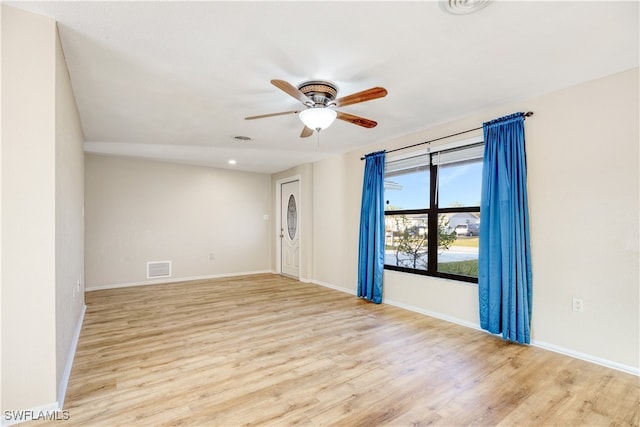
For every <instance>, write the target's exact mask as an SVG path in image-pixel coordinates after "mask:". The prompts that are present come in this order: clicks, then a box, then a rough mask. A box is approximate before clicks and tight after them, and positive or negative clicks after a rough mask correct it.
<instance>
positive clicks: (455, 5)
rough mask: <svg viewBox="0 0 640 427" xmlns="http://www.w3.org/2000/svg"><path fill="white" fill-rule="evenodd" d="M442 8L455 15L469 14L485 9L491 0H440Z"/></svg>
mask: <svg viewBox="0 0 640 427" xmlns="http://www.w3.org/2000/svg"><path fill="white" fill-rule="evenodd" d="M438 3H440V8H441V9H442V10H444V11H445V12H447V13H451V14H453V15H469V14H471V13H474V12H477V11H479V10H481V9H484V8H485V7H487V6H488V5H489V3H491V0H439V1H438Z"/></svg>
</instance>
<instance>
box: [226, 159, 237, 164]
mask: <svg viewBox="0 0 640 427" xmlns="http://www.w3.org/2000/svg"><path fill="white" fill-rule="evenodd" d="M227 163H229V164H230V165H235V164H236V163H238V162H236V161H235V160H233V159H231V160H229V161H228V162H227Z"/></svg>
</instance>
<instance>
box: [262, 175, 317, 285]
mask: <svg viewBox="0 0 640 427" xmlns="http://www.w3.org/2000/svg"><path fill="white" fill-rule="evenodd" d="M293 178H297V179H298V180H299V181H300V206H299V207H298V209H299V212H300V217H299V221H300V224H299V226H300V280H302V281H309V280H310V279H311V277H313V236H314V233H313V224H314V221H313V165H312V164H310V163H307V164H304V165H300V166H297V167H294V168H290V169H287V170H285V171H282V172H278V173H275V174H273V175H271V191H272V198H273V199H274V203H273V210H272V218H273V227H272V231H271V234H270V236H271V239H270V245H271V247H272V248H274V253H273V257H272V259H271V264H270V265H271V269H272V271H276V272H279V271H280V267H281V266H280V265H278V263H279V260H281V258H280V257H279V254H278V253H276V252H277V251H278V250H280V246H279V237H278V236H279V235H280V230H279V228H280V227H281V225H282V224H281V223H282V219H281V217H280V215H281V214H282V212H281V211H280V200H275V199H277V194H279V193H278V189H277V187H278V185H280V184H281V183H282V181H287V180H290V179H293Z"/></svg>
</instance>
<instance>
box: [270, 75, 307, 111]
mask: <svg viewBox="0 0 640 427" xmlns="http://www.w3.org/2000/svg"><path fill="white" fill-rule="evenodd" d="M271 84H272V85H274V86H275V87H277V88H278V89H280V90H281V91H283V92H284V93H286V94H288V95H290V96H292V97H294V98H295V99H297V100H298V101H300V102H302V103H303V104H304V105H309V104H313V101H311V99H309V97H307V95H305V94H304V93H302V92H300V91H299V90H298V88H297V87H295V86H293V85H292V84H291V83H289V82H285V81H284V80H277V79H273V80H271Z"/></svg>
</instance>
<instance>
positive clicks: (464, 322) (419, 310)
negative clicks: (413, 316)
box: [382, 298, 482, 331]
mask: <svg viewBox="0 0 640 427" xmlns="http://www.w3.org/2000/svg"><path fill="white" fill-rule="evenodd" d="M382 302H383V303H384V304H389V305H393V306H394V307H399V308H404V309H405V310H409V311H413V312H415V313H419V314H424V315H425V316H429V317H435V318H436V319H440V320H444V321H446V322H449V323H455V324H456V325H460V326H465V327H467V328H471V329H475V330H477V331H480V330H482V329H481V328H480V325H478V324H477V323H473V322H469V321H468V320H462V319H458V318H457V317H453V316H447V315H446V314H442V313H438V312H435V311H431V310H427V309H424V308H420V307H416V306H413V305H410V304H405V303H402V302H398V301H393V300H389V299H385V298H383V299H382Z"/></svg>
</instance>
